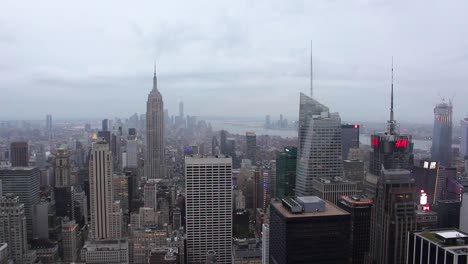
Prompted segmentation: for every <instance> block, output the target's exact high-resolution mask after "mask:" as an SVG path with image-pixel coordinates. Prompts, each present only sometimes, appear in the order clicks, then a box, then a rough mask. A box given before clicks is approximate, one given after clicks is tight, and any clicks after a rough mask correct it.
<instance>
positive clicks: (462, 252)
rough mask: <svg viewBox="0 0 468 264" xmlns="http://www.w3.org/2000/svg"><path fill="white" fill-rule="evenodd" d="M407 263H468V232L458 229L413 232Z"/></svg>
mask: <svg viewBox="0 0 468 264" xmlns="http://www.w3.org/2000/svg"><path fill="white" fill-rule="evenodd" d="M407 250H408V257H407V258H406V262H405V263H407V264H417V263H418V264H419V263H424V264H439V263H442V264H449V263H468V234H466V233H465V232H461V231H459V230H456V229H440V230H430V231H418V232H411V234H410V235H409V238H408V248H407Z"/></svg>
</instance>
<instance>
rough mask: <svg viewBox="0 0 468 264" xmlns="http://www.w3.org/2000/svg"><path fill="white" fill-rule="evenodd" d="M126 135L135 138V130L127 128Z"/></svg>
mask: <svg viewBox="0 0 468 264" xmlns="http://www.w3.org/2000/svg"><path fill="white" fill-rule="evenodd" d="M128 135H129V136H136V129H135V128H129V129H128Z"/></svg>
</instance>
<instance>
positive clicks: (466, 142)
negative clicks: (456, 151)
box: [460, 117, 468, 159]
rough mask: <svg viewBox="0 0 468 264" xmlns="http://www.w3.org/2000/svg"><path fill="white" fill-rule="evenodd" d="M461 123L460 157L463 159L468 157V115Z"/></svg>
mask: <svg viewBox="0 0 468 264" xmlns="http://www.w3.org/2000/svg"><path fill="white" fill-rule="evenodd" d="M460 124H461V135H460V157H461V158H462V159H468V117H465V118H463V119H462V121H461V122H460Z"/></svg>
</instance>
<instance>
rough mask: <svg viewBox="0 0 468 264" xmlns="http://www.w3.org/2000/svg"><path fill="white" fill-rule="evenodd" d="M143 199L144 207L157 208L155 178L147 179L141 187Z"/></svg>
mask: <svg viewBox="0 0 468 264" xmlns="http://www.w3.org/2000/svg"><path fill="white" fill-rule="evenodd" d="M143 199H144V204H145V207H148V208H153V209H154V210H157V209H158V183H157V181H155V180H151V179H150V180H148V181H147V182H146V184H145V186H144V187H143Z"/></svg>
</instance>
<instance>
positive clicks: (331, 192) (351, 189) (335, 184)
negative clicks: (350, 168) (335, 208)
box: [312, 177, 361, 205]
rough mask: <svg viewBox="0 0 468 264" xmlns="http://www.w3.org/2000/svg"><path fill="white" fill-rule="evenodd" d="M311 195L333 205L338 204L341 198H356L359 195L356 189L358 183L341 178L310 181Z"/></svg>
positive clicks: (322, 178)
mask: <svg viewBox="0 0 468 264" xmlns="http://www.w3.org/2000/svg"><path fill="white" fill-rule="evenodd" d="M312 184H313V191H312V194H313V195H315V196H318V197H320V198H322V199H324V200H327V201H330V202H332V203H333V204H336V205H337V204H338V201H339V200H340V198H341V196H343V195H347V196H356V195H358V194H360V193H361V191H360V190H359V189H358V184H359V183H358V182H355V181H350V180H347V179H345V178H343V177H335V178H325V177H320V178H315V179H314V180H313V181H312Z"/></svg>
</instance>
